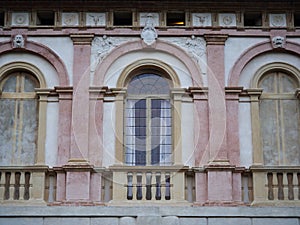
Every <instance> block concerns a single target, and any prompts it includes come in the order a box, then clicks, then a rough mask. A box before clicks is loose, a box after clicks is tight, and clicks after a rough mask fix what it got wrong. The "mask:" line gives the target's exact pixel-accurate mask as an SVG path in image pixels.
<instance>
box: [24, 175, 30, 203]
mask: <svg viewBox="0 0 300 225" xmlns="http://www.w3.org/2000/svg"><path fill="white" fill-rule="evenodd" d="M29 187H30V173H29V172H26V173H25V185H24V200H28V199H29V198H30V194H29Z"/></svg>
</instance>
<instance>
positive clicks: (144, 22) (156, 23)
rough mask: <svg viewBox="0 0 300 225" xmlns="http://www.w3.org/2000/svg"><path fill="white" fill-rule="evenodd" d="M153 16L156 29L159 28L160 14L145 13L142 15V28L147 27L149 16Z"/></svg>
mask: <svg viewBox="0 0 300 225" xmlns="http://www.w3.org/2000/svg"><path fill="white" fill-rule="evenodd" d="M149 14H151V15H152V23H153V26H154V27H158V26H159V13H152V12H151V13H145V12H142V13H140V26H146V21H147V18H148V15H149Z"/></svg>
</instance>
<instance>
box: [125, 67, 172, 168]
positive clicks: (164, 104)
mask: <svg viewBox="0 0 300 225" xmlns="http://www.w3.org/2000/svg"><path fill="white" fill-rule="evenodd" d="M171 105H172V104H171V101H170V83H169V80H168V79H166V78H165V77H163V76H160V75H159V74H156V73H141V74H138V75H136V76H134V77H133V78H131V80H130V81H129V83H128V86H127V97H126V101H125V135H124V139H125V140H124V142H125V164H127V165H132V166H145V165H171V164H172V107H171Z"/></svg>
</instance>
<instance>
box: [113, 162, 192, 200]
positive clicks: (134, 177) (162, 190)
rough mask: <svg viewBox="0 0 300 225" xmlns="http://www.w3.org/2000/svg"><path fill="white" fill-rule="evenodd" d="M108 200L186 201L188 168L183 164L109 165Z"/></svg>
mask: <svg viewBox="0 0 300 225" xmlns="http://www.w3.org/2000/svg"><path fill="white" fill-rule="evenodd" d="M111 170H112V173H113V178H112V182H113V185H112V187H113V191H112V192H113V194H112V201H111V203H116V204H119V203H122V202H123V203H125V202H126V203H138V202H143V203H147V202H151V203H159V204H160V203H174V202H176V203H188V199H187V197H186V196H187V195H186V193H185V192H186V189H188V190H192V189H193V188H186V185H184V184H186V183H187V182H186V172H187V169H185V168H182V167H152V166H151V167H130V166H125V167H121V166H120V167H117V166H114V167H111Z"/></svg>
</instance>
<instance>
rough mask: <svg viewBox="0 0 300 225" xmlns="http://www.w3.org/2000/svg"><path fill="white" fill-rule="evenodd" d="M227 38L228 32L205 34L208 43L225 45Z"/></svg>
mask: <svg viewBox="0 0 300 225" xmlns="http://www.w3.org/2000/svg"><path fill="white" fill-rule="evenodd" d="M227 38H228V35H227V34H204V39H205V41H206V44H207V45H225V41H226V40H227Z"/></svg>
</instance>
